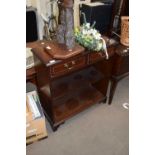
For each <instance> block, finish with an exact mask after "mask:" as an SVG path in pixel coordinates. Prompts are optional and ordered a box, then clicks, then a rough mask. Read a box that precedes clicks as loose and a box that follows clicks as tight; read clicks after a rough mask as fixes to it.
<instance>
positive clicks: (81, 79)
mask: <svg viewBox="0 0 155 155" xmlns="http://www.w3.org/2000/svg"><path fill="white" fill-rule="evenodd" d="M102 78H103V74H101V73H100V72H99V71H97V70H96V69H95V67H92V66H91V67H88V68H86V69H84V70H81V71H79V72H76V73H73V74H71V75H69V76H66V77H63V78H60V79H58V80H56V81H53V83H52V88H53V91H52V96H53V100H55V99H58V98H60V97H63V96H65V95H66V94H68V93H72V92H73V91H78V89H82V88H83V87H87V86H88V85H90V84H93V83H95V82H97V81H99V80H100V79H102Z"/></svg>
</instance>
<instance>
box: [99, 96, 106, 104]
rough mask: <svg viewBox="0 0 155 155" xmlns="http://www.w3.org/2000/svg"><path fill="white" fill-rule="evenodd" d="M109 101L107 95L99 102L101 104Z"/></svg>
mask: <svg viewBox="0 0 155 155" xmlns="http://www.w3.org/2000/svg"><path fill="white" fill-rule="evenodd" d="M106 102H107V97H105V98H103V100H101V101H100V102H99V104H101V103H103V104H104V103H106Z"/></svg>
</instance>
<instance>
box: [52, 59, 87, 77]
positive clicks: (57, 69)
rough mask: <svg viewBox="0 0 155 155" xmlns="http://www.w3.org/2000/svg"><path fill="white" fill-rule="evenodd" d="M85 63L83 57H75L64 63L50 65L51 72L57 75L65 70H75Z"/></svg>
mask: <svg viewBox="0 0 155 155" xmlns="http://www.w3.org/2000/svg"><path fill="white" fill-rule="evenodd" d="M85 64H86V60H85V57H80V58H75V59H72V60H68V61H66V62H64V63H61V64H57V65H55V66H53V67H51V74H52V75H53V76H57V75H59V74H63V73H65V72H67V73H68V72H70V71H72V70H76V69H78V68H80V67H82V66H84V65H85Z"/></svg>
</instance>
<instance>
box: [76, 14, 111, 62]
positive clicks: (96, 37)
mask: <svg viewBox="0 0 155 155" xmlns="http://www.w3.org/2000/svg"><path fill="white" fill-rule="evenodd" d="M83 18H84V24H83V25H82V26H81V27H79V28H75V40H76V41H77V42H78V43H79V44H80V45H82V46H84V47H85V48H87V49H88V50H90V51H101V52H105V54H106V58H107V59H108V53H107V48H106V43H105V40H104V39H103V38H102V37H101V34H100V33H99V32H98V31H97V30H96V29H95V28H94V26H95V24H96V22H94V23H93V24H92V25H90V23H87V21H86V17H85V14H84V13H83Z"/></svg>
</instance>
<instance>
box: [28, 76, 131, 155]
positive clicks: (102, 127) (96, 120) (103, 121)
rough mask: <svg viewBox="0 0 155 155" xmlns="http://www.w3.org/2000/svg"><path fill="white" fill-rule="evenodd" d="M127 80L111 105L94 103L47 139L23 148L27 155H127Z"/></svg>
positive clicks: (123, 82)
mask: <svg viewBox="0 0 155 155" xmlns="http://www.w3.org/2000/svg"><path fill="white" fill-rule="evenodd" d="M123 103H129V78H128V77H126V78H124V79H123V80H122V81H120V82H119V83H118V87H117V89H116V93H115V96H114V99H113V103H112V105H110V106H109V105H108V104H96V105H94V106H92V107H91V108H88V109H87V110H85V111H83V112H82V113H80V114H78V115H76V116H75V117H73V118H71V119H69V120H68V121H66V122H65V124H63V125H62V126H60V128H58V131H57V132H53V131H52V130H51V128H50V126H49V124H48V122H47V130H48V138H47V139H44V140H41V141H38V142H35V143H33V144H30V145H28V146H27V147H26V149H27V155H128V154H129V110H127V109H125V108H124V107H123V106H122V105H123Z"/></svg>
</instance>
